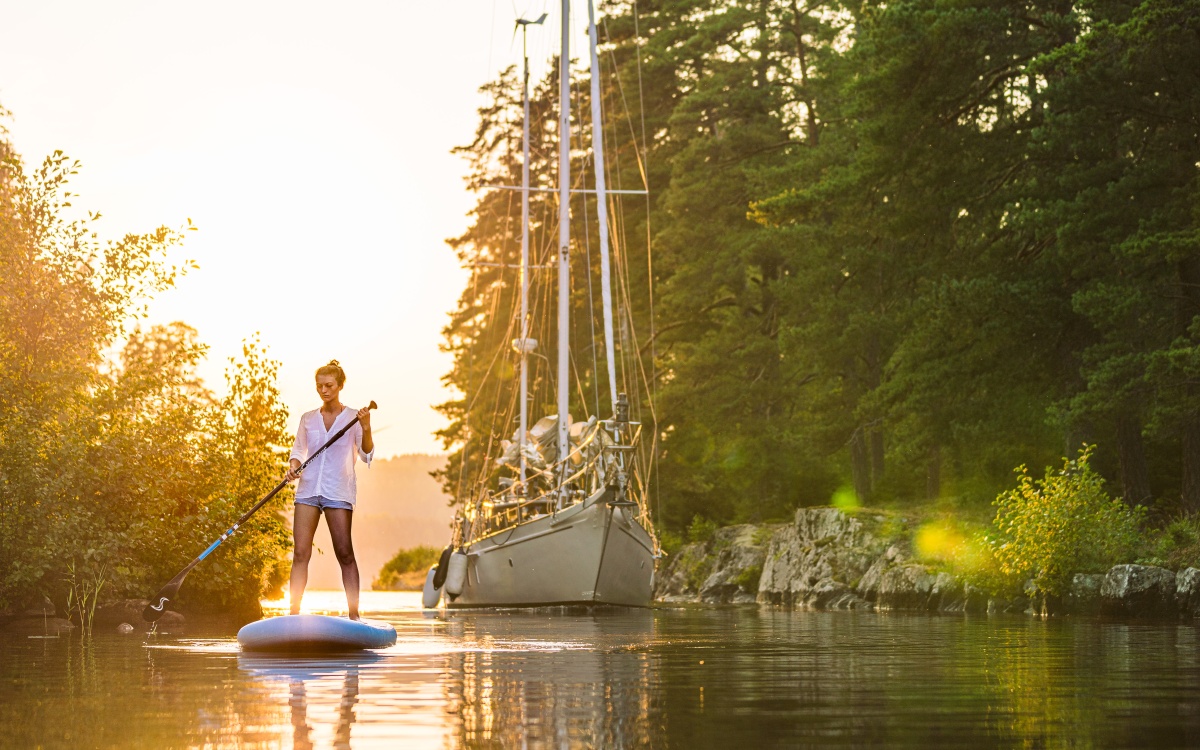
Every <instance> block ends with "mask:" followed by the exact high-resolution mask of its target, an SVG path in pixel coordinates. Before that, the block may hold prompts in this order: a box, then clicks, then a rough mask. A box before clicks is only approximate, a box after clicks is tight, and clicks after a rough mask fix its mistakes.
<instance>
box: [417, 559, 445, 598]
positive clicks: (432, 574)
mask: <svg viewBox="0 0 1200 750" xmlns="http://www.w3.org/2000/svg"><path fill="white" fill-rule="evenodd" d="M437 574H438V566H437V565H436V564H435V565H434V566H433V567H431V568H430V569H429V573H428V574H427V575H426V576H425V588H424V589H422V591H421V606H422V607H424V608H425V609H436V608H437V605H438V601H439V600H441V598H442V590H441V589H440V588H438V587H437V586H434V585H433V582H434V580H435V579H436V578H437Z"/></svg>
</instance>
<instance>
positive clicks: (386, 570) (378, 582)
mask: <svg viewBox="0 0 1200 750" xmlns="http://www.w3.org/2000/svg"><path fill="white" fill-rule="evenodd" d="M441 554H442V551H441V550H440V549H438V548H436V547H426V546H424V545H422V546H419V547H412V548H410V549H402V550H400V551H399V552H397V553H396V554H395V556H394V557H392V559H391V560H388V561H387V562H386V563H384V564H383V567H382V568H380V569H379V575H378V576H377V577H376V578H375V582H374V583H373V584H371V588H373V589H375V590H376V591H396V590H401V588H402V587H403V586H404V583H405V582H403V581H401V578H402V577H403V576H405V574H412V573H418V572H419V573H424V572H425V571H427V570H429V568H430V567H431V566H432V565H433V564H434V563H435V562H437V561H438V558H439V557H441ZM410 577H411V576H410ZM408 583H409V585H412V584H413V583H415V582H408Z"/></svg>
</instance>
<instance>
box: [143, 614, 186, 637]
mask: <svg viewBox="0 0 1200 750" xmlns="http://www.w3.org/2000/svg"><path fill="white" fill-rule="evenodd" d="M154 626H155V631H156V632H158V633H183V632H185V631H186V630H187V618H185V617H184V616H183V615H181V614H179V613H178V612H171V611H169V610H168V611H166V612H163V613H162V617H160V618H158V622H156V623H154ZM149 627H150V626H148V625H146V624H145V623H142V629H143V630H148V629H149Z"/></svg>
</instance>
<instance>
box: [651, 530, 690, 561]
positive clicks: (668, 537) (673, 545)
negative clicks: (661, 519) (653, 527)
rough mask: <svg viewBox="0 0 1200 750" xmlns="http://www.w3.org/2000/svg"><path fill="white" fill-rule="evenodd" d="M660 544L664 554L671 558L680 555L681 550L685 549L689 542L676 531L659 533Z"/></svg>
mask: <svg viewBox="0 0 1200 750" xmlns="http://www.w3.org/2000/svg"><path fill="white" fill-rule="evenodd" d="M658 544H659V546H660V547H662V550H663V552H665V553H667V556H671V555H675V554H678V553H679V550H681V549H683V545H685V544H687V542H685V541H684V539H683V537H682V536H680V535H679V534H676V533H675V532H674V531H660V532H659V533H658Z"/></svg>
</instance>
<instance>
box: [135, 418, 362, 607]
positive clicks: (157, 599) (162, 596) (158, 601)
mask: <svg viewBox="0 0 1200 750" xmlns="http://www.w3.org/2000/svg"><path fill="white" fill-rule="evenodd" d="M367 408H368V409H377V408H379V407H378V406H376V405H375V402H374V401H372V402H371V405H370V406H368V407H367ZM356 424H358V417H357V416H355V417H354V419H352V420H350V424H348V425H346V426H345V427H343V428H342V429H340V430H338V431H337V433H335V434H334V436H333V437H331V438H329V439H328V440H326V441H325V445H322V446H321V447H320V448H318V449H317V451H316V452H315V453H313V454H312V455H311V456H309V457H308V459H307V460H306V461H305V462H304V463H302V464H300V468H299V469H297V470H296V476H300V473H301V472H303V471H304V467H306V466H308V465H309V463H311V462H312V460H313V459H314V458H316V457H317V456H319V455H321V454H322V453H324V452H325V449H326V448H328V447H329V446H331V445H333V444H334V443H336V442H337V440H338V438H340V437H341V436H342V435H345V434H346V431H347V430H349V429H350V428H351V427H353V426H354V425H356ZM290 481H291V480H290V479H285V480H283V481H282V482H280V483H279V484H277V485H275V489H273V490H271V491H270V492H268V493H267V495H266V497H264V498H263V499H262V500H259V501H258V502H257V503H255V504H254V507H253V508H251V509H250V510H248V511H246V512H245V513H243V514H242V517H241V518H239V519H238V520H237V521H235V522H234V524H233V525H232V526H230V527H229V529H228V530H226V531H225V533H223V534H221V536H220V537H218V538H217V540H216V541H215V542H213V543H212V544H210V545H208V549H206V550H204V551H203V552H201V553H200V554H199V555H197V556H196V559H195V560H192V561H191V562H190V563H188V564H187V567H185V568H184V569H183V570H181V571H179V575H177V576H175V577H174V578H172V579H171V580H170V582H169V583H167V585H166V586H163V587H162V589H161V590H160V591H159V592H158V593H157V594H155V595H154V599H152V600H151V602H152V603H151V604H148V605H146V608H145V609H143V610H142V619H143V620H145V621H146V622H154V621H156V620H157V619H158V618H160V617H162V614H163V612H165V611H166V609H167V602H169V601H172V600H173V599H174V598H175V594H177V593H179V587H180V586H182V585H183V579H184V578H187V575H188V573H191V572H192V568H194V567H196V566H197V565H199V564H200V561H201V560H203V559H204V558H206V557H208V556H209V555H210V554H212V551H213V550H215V549H216V548H217V547H219V546H221V543H222V542H224V541H225V540H226V539H228V538H229V537H231V536H233V534H234V532H236V531H237V530H238V527H240V526H241V525H242V524H244V523H245V522H246V521H248V520H249V519H250V516H252V515H254V514H255V513H257V512H258V511H259V509H260V508H262V507H263V506H264V505H266V504H267V503H268V502H270V500H271V498H273V497H275V496H276V495H277V494H279V491H280V490H282V489H283V488H284V487H286V486H287V485H288V482H290Z"/></svg>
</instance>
